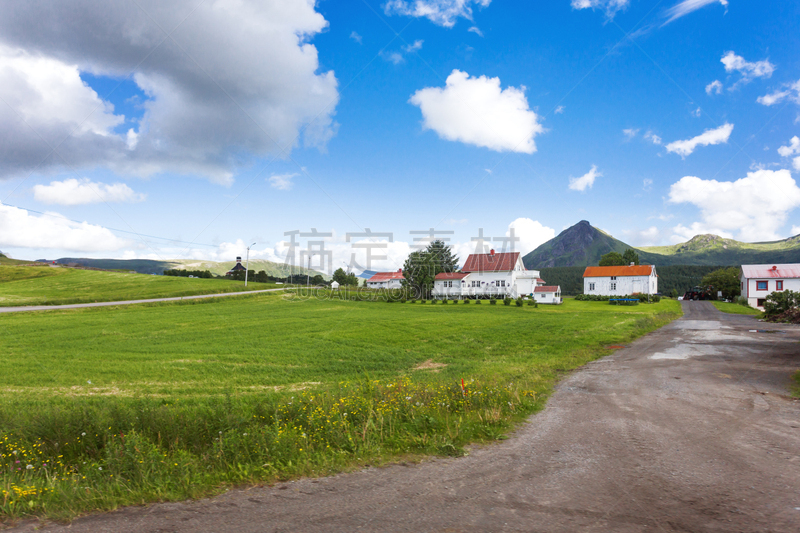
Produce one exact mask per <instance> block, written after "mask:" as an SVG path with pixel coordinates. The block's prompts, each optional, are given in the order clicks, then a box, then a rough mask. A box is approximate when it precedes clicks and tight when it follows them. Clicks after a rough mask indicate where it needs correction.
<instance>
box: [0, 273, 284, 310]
mask: <svg viewBox="0 0 800 533" xmlns="http://www.w3.org/2000/svg"><path fill="white" fill-rule="evenodd" d="M275 287H280V285H278V286H276V285H273V284H268V283H250V282H248V284H247V288H246V289H245V287H244V282H241V281H229V280H224V279H198V278H179V277H170V276H150V275H146V274H131V273H127V272H107V271H98V270H79V269H73V268H51V267H48V266H0V307H10V306H19V305H45V304H47V305H60V304H73V303H84V302H111V301H118V300H138V299H148V298H161V297H170V296H192V295H196V294H217V293H224V292H237V291H244V290H257V289H269V288H275Z"/></svg>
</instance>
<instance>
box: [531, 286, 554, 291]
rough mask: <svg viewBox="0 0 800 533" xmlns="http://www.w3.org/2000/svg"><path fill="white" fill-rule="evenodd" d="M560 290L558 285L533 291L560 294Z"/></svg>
mask: <svg viewBox="0 0 800 533" xmlns="http://www.w3.org/2000/svg"><path fill="white" fill-rule="evenodd" d="M559 288H560V287H559V286H558V285H542V286H541V287H536V288H535V289H533V292H558V289H559Z"/></svg>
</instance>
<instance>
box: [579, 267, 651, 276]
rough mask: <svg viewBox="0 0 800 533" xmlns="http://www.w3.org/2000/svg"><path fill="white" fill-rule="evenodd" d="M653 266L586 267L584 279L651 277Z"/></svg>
mask: <svg viewBox="0 0 800 533" xmlns="http://www.w3.org/2000/svg"><path fill="white" fill-rule="evenodd" d="M652 273H653V265H633V266H630V265H629V266H608V267H586V270H585V271H584V272H583V277H584V278H605V277H607V276H649V275H650V274H652Z"/></svg>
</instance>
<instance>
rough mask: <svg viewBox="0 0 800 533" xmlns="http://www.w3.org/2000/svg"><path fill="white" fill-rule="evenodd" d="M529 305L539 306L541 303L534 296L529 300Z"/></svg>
mask: <svg viewBox="0 0 800 533" xmlns="http://www.w3.org/2000/svg"><path fill="white" fill-rule="evenodd" d="M528 305H530V306H533V307H534V308H536V307H539V303H538V302H537V301H536V300H534V299H533V298H531V299H530V300H528Z"/></svg>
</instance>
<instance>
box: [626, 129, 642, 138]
mask: <svg viewBox="0 0 800 533" xmlns="http://www.w3.org/2000/svg"><path fill="white" fill-rule="evenodd" d="M622 133H624V134H625V137H627V138H628V140H631V139H633V138H634V137H636V134H637V133H639V129H638V128H627V129H624V130H622Z"/></svg>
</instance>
